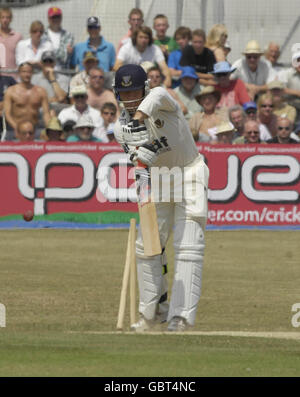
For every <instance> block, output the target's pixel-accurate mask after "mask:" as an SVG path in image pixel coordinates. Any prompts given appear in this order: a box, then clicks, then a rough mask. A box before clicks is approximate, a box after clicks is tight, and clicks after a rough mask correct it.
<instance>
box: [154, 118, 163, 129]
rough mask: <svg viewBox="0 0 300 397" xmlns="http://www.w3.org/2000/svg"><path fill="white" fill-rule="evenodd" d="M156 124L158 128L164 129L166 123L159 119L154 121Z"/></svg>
mask: <svg viewBox="0 0 300 397" xmlns="http://www.w3.org/2000/svg"><path fill="white" fill-rule="evenodd" d="M154 124H155V125H156V127H157V128H162V127H163V126H164V124H165V122H164V121H163V120H159V119H157V120H155V121H154Z"/></svg>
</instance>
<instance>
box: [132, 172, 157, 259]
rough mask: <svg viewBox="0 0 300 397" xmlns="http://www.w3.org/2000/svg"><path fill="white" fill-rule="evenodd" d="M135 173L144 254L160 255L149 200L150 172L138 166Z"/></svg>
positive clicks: (155, 222) (152, 210) (155, 218)
mask: <svg viewBox="0 0 300 397" xmlns="http://www.w3.org/2000/svg"><path fill="white" fill-rule="evenodd" d="M135 175H136V190H137V197H138V207H139V214H140V227H141V232H142V237H143V244H144V254H145V255H146V256H154V255H160V254H161V251H162V248H161V244H160V237H159V229H158V223H157V215H156V208H155V203H154V202H152V201H151V173H150V170H149V169H148V168H147V167H144V166H138V167H136V170H135Z"/></svg>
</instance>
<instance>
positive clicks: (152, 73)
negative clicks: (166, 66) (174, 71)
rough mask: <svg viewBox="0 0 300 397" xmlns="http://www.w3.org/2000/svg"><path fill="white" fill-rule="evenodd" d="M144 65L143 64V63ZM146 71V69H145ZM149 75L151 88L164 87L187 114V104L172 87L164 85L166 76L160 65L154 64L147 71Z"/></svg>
mask: <svg viewBox="0 0 300 397" xmlns="http://www.w3.org/2000/svg"><path fill="white" fill-rule="evenodd" d="M141 66H142V67H143V64H142V65H141ZM145 71H146V69H145ZM146 73H147V77H148V80H149V87H150V88H155V87H164V88H166V90H167V91H168V93H169V94H170V95H171V96H172V97H173V98H174V99H175V101H177V102H178V103H179V105H180V107H181V110H182V112H183V114H186V113H187V112H188V109H187V107H186V106H185V104H184V103H183V102H182V101H181V100H180V98H179V96H178V94H177V93H176V92H175V91H174V90H172V89H171V88H167V87H165V86H164V82H163V80H164V76H163V75H162V73H161V70H160V69H159V67H158V66H152V67H151V68H149V69H148V71H146Z"/></svg>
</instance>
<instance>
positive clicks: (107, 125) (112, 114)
mask: <svg viewBox="0 0 300 397" xmlns="http://www.w3.org/2000/svg"><path fill="white" fill-rule="evenodd" d="M117 110H118V108H117V106H116V105H115V104H114V103H112V102H106V103H104V104H103V105H102V108H101V117H102V118H103V122H104V124H103V127H102V129H104V132H105V134H106V135H107V138H108V140H109V142H115V141H116V139H115V135H114V126H115V122H116V119H117Z"/></svg>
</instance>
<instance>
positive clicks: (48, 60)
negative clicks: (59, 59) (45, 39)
mask: <svg viewBox="0 0 300 397" xmlns="http://www.w3.org/2000/svg"><path fill="white" fill-rule="evenodd" d="M53 62H54V60H53V59H50V58H47V59H44V60H43V63H53Z"/></svg>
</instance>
